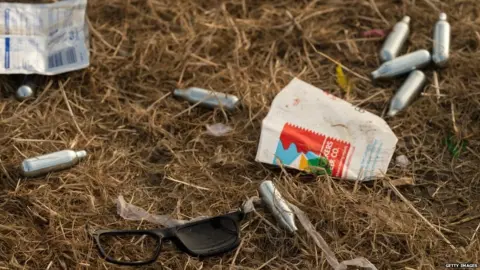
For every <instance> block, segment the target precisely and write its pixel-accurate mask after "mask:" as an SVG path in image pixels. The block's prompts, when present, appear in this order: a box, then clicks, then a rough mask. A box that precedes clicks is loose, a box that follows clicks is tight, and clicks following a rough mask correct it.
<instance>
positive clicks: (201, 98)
mask: <svg viewBox="0 0 480 270" xmlns="http://www.w3.org/2000/svg"><path fill="white" fill-rule="evenodd" d="M173 95H174V96H176V97H178V98H182V99H184V100H187V101H188V102H190V103H192V104H194V103H198V102H200V104H199V105H200V106H202V107H206V108H210V109H213V108H218V107H223V108H224V109H225V110H227V111H233V110H235V109H236V108H237V106H238V103H239V99H238V97H236V96H234V95H229V94H224V93H219V92H214V91H209V90H206V89H202V88H197V87H190V88H187V89H175V90H174V91H173Z"/></svg>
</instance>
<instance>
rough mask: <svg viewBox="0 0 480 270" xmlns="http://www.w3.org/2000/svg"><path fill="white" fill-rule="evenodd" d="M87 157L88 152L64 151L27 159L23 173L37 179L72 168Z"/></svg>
mask: <svg viewBox="0 0 480 270" xmlns="http://www.w3.org/2000/svg"><path fill="white" fill-rule="evenodd" d="M86 156H87V152H86V151H83V150H82V151H73V150H63V151H58V152H54V153H50V154H46V155H43V156H38V157H33V158H28V159H25V160H24V161H23V162H22V166H21V168H20V169H21V170H20V171H21V173H22V175H23V176H26V177H36V176H39V175H44V174H47V173H50V172H54V171H59V170H63V169H67V168H70V167H72V166H74V165H76V164H77V163H78V162H80V160H81V159H83V158H85V157H86Z"/></svg>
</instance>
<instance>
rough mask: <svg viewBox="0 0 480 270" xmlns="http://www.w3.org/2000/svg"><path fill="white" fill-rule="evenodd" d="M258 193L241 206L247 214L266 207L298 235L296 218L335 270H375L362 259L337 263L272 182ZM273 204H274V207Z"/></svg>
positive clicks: (314, 232)
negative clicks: (353, 268) (356, 269)
mask: <svg viewBox="0 0 480 270" xmlns="http://www.w3.org/2000/svg"><path fill="white" fill-rule="evenodd" d="M273 192H275V195H273ZM259 193H260V195H261V198H258V197H251V198H250V199H249V200H248V201H246V202H245V203H244V204H243V209H244V211H246V210H248V211H249V212H251V211H253V210H255V205H257V206H258V205H260V204H262V205H264V206H266V207H267V208H268V210H270V211H272V213H273V215H274V216H275V218H276V219H277V221H278V222H279V223H280V224H281V226H282V227H283V228H285V229H287V230H289V231H290V232H293V233H298V229H297V228H296V226H295V224H294V222H295V221H294V217H295V216H296V217H297V218H298V220H299V221H300V224H301V225H302V226H303V228H304V229H305V231H306V232H307V234H308V235H310V236H311V237H312V239H313V240H314V242H315V244H316V245H317V247H319V248H320V249H321V250H322V251H323V253H324V255H325V258H326V260H327V262H328V263H329V264H330V265H331V266H332V267H333V268H334V269H335V270H347V266H358V267H363V268H366V269H370V270H377V268H376V267H375V266H374V265H373V264H372V263H371V262H370V261H368V260H367V259H366V258H363V257H358V258H355V259H353V260H346V261H342V262H340V263H339V262H338V260H337V258H336V257H335V254H334V253H333V251H332V250H331V248H330V247H329V246H328V244H327V242H326V241H325V239H323V237H322V236H321V235H320V233H318V232H317V231H316V230H315V227H314V226H313V224H312V222H311V221H310V219H309V218H308V217H307V215H306V214H305V213H304V212H303V211H302V210H300V209H299V208H298V207H297V206H295V205H294V204H291V203H289V202H288V201H286V200H285V199H284V198H283V197H281V195H280V193H279V192H278V190H277V189H276V188H275V186H274V184H273V182H272V181H270V180H267V181H263V182H262V183H261V184H260V187H259ZM272 195H273V196H275V198H273V197H272ZM272 199H274V200H277V199H278V200H279V202H280V203H279V204H277V203H274V202H273V201H272ZM273 204H275V206H274V205H273ZM280 204H284V205H280ZM277 207H278V208H277ZM279 208H280V209H279ZM279 212H283V213H285V214H287V217H286V216H285V215H282V214H280V213H279ZM284 218H286V219H288V220H289V221H286V220H283V219H284ZM292 224H293V225H292ZM291 226H292V227H293V228H294V230H292V229H293V228H292V227H291Z"/></svg>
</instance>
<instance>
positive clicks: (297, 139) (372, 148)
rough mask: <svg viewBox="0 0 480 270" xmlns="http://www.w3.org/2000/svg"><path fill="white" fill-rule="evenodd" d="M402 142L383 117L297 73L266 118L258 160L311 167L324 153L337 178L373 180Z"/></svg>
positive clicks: (379, 174) (387, 163) (297, 166)
mask: <svg viewBox="0 0 480 270" xmlns="http://www.w3.org/2000/svg"><path fill="white" fill-rule="evenodd" d="M397 142H398V139H397V137H396V136H395V134H394V133H393V131H392V130H391V129H390V127H389V126H388V124H387V123H386V122H385V121H384V120H383V119H382V118H380V117H378V116H377V115H374V114H372V113H370V112H367V111H365V110H362V109H360V108H358V107H356V106H354V105H352V104H350V103H348V102H346V101H344V100H342V99H340V98H337V97H335V96H333V95H331V94H329V93H327V92H324V91H323V90H321V89H319V88H316V87H314V86H313V85H310V84H308V83H306V82H304V81H302V80H300V79H297V78H294V79H293V80H292V81H291V82H290V83H289V84H288V85H287V86H286V87H285V88H284V89H282V91H280V93H279V94H278V95H277V96H276V97H275V99H274V100H273V102H272V106H271V108H270V111H269V113H268V114H267V117H265V119H264V120H263V122H262V131H261V136H260V142H259V145H258V150H257V156H256V158H255V160H256V161H257V162H262V163H267V164H273V165H280V164H282V165H283V166H285V167H289V168H295V169H298V170H302V171H310V169H309V168H310V167H309V164H311V163H309V160H315V159H317V160H318V158H320V157H321V158H326V159H328V162H329V164H330V170H331V175H332V176H333V177H337V178H341V179H349V180H359V181H369V180H373V179H375V178H377V177H381V176H382V175H384V174H385V173H386V172H387V169H388V165H389V163H390V161H391V159H392V156H393V152H394V151H395V147H396V144H397ZM279 162H280V163H279Z"/></svg>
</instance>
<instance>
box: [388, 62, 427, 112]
mask: <svg viewBox="0 0 480 270" xmlns="http://www.w3.org/2000/svg"><path fill="white" fill-rule="evenodd" d="M426 81H427V79H426V77H425V74H423V72H421V71H420V70H414V71H412V72H411V73H410V74H409V75H408V77H407V79H406V80H405V82H404V83H403V84H402V86H400V88H399V89H398V90H397V91H396V92H395V95H394V96H393V98H392V100H391V101H390V108H389V110H388V113H387V114H388V116H395V115H396V114H397V113H399V112H401V111H403V110H405V109H406V108H407V107H408V106H409V105H410V104H412V102H413V101H414V100H415V98H417V97H418V96H419V95H420V93H421V92H422V90H423V87H424V86H425V82H426Z"/></svg>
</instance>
